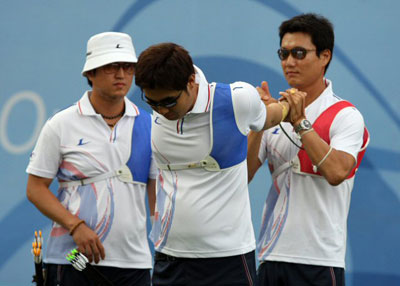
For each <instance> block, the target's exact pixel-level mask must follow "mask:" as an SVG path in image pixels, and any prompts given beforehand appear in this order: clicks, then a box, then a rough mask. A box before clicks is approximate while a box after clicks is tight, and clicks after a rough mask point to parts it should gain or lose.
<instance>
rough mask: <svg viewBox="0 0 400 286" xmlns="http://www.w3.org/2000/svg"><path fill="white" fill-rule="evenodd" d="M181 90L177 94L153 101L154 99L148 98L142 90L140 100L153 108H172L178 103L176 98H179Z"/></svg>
mask: <svg viewBox="0 0 400 286" xmlns="http://www.w3.org/2000/svg"><path fill="white" fill-rule="evenodd" d="M182 92H183V90H182V91H181V92H180V93H179V94H178V95H177V96H174V97H167V98H164V99H163V100H161V101H154V100H152V99H150V98H148V97H147V96H146V95H145V94H144V92H143V90H142V100H143V101H144V102H146V103H147V104H148V105H150V106H151V107H154V108H157V107H166V108H172V107H174V106H175V105H176V104H177V103H178V99H179V97H181V95H182Z"/></svg>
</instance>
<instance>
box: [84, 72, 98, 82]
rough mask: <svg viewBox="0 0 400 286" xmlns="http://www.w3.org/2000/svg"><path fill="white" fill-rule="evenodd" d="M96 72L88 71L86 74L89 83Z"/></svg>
mask: <svg viewBox="0 0 400 286" xmlns="http://www.w3.org/2000/svg"><path fill="white" fill-rule="evenodd" d="M95 75H96V72H95V70H90V71H87V72H86V76H87V78H88V79H89V80H90V81H93V78H94V77H95Z"/></svg>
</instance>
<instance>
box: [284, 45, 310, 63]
mask: <svg viewBox="0 0 400 286" xmlns="http://www.w3.org/2000/svg"><path fill="white" fill-rule="evenodd" d="M312 51H316V50H315V49H314V50H307V49H305V48H302V47H296V48H293V49H291V50H288V49H283V48H280V49H279V50H278V57H279V58H280V59H281V61H283V60H286V59H287V58H288V57H289V55H290V54H292V57H293V58H295V59H297V60H302V59H304V58H305V57H306V55H307V52H312Z"/></svg>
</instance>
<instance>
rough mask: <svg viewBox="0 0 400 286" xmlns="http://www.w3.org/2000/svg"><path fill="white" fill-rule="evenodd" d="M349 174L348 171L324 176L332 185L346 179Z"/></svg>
mask: <svg viewBox="0 0 400 286" xmlns="http://www.w3.org/2000/svg"><path fill="white" fill-rule="evenodd" d="M347 176H348V174H347V173H333V174H330V175H327V176H324V177H325V179H326V180H327V181H328V183H329V184H330V185H332V186H338V185H340V184H341V183H343V181H344V180H346V178H347Z"/></svg>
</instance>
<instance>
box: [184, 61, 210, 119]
mask: <svg viewBox="0 0 400 286" xmlns="http://www.w3.org/2000/svg"><path fill="white" fill-rule="evenodd" d="M194 70H195V73H196V74H195V76H196V79H195V80H196V83H197V84H199V90H198V93H197V99H196V102H195V104H194V106H193V108H192V110H191V111H190V112H188V113H187V114H190V113H203V112H207V111H208V110H209V108H210V89H209V85H208V82H207V79H206V77H205V75H204V73H203V71H202V70H201V69H199V68H198V67H197V66H195V65H194Z"/></svg>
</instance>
